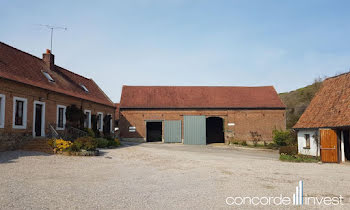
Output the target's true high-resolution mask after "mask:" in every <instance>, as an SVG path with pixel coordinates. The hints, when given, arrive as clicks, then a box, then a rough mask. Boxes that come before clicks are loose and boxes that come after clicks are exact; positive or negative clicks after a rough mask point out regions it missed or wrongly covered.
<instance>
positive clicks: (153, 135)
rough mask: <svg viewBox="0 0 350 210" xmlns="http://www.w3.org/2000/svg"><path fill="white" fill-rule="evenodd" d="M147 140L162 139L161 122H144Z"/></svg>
mask: <svg viewBox="0 0 350 210" xmlns="http://www.w3.org/2000/svg"><path fill="white" fill-rule="evenodd" d="M146 132H147V142H156V141H162V122H146Z"/></svg>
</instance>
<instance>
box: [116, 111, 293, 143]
mask: <svg viewBox="0 0 350 210" xmlns="http://www.w3.org/2000/svg"><path fill="white" fill-rule="evenodd" d="M184 115H205V116H206V117H210V116H216V117H221V118H223V120H224V126H225V141H226V142H227V141H228V140H229V138H230V137H233V138H234V139H235V140H237V141H244V140H245V141H251V140H252V137H251V134H250V132H255V131H256V132H258V133H259V134H260V135H261V136H262V139H263V141H271V140H272V131H273V130H274V129H285V128H286V117H285V110H192V111H190V110H122V111H121V115H120V122H119V129H120V137H121V138H145V134H146V123H145V121H146V120H182V128H183V116H184ZM228 123H234V124H235V125H234V126H228ZM129 126H134V127H136V132H135V133H131V132H129V129H128V128H129ZM182 138H183V129H182Z"/></svg>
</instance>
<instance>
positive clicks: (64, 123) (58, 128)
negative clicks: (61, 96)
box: [56, 105, 67, 130]
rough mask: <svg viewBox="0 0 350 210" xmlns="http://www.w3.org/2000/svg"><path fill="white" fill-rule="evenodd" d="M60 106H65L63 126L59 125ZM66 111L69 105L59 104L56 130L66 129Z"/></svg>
mask: <svg viewBox="0 0 350 210" xmlns="http://www.w3.org/2000/svg"><path fill="white" fill-rule="evenodd" d="M60 108H63V128H61V127H58V124H59V122H58V119H59V114H60V113H59V110H60ZM66 111H67V106H64V105H57V109H56V130H64V129H65V128H66Z"/></svg>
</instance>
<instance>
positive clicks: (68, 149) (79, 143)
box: [48, 136, 120, 156]
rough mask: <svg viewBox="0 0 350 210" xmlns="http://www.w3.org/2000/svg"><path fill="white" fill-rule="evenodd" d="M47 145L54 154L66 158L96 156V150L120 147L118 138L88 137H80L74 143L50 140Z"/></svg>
mask: <svg viewBox="0 0 350 210" xmlns="http://www.w3.org/2000/svg"><path fill="white" fill-rule="evenodd" d="M48 144H49V145H50V146H51V147H52V149H53V152H54V154H62V155H67V156H98V155H99V154H100V152H99V150H97V148H115V147H118V146H120V142H119V139H118V138H115V139H112V138H110V139H104V138H93V137H89V136H85V137H80V138H78V139H76V140H75V141H74V142H71V141H66V140H63V139H50V140H49V141H48Z"/></svg>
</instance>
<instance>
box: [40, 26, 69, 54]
mask: <svg viewBox="0 0 350 210" xmlns="http://www.w3.org/2000/svg"><path fill="white" fill-rule="evenodd" d="M40 26H43V27H46V28H48V29H50V30H51V40H50V46H51V49H50V50H51V52H52V38H53V30H64V31H67V28H66V27H60V26H52V25H43V24H40Z"/></svg>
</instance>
